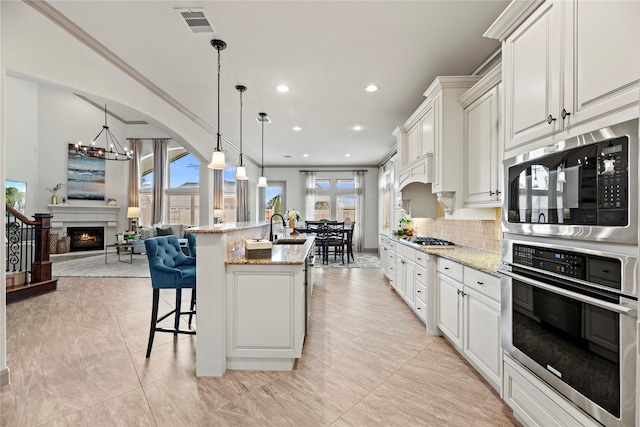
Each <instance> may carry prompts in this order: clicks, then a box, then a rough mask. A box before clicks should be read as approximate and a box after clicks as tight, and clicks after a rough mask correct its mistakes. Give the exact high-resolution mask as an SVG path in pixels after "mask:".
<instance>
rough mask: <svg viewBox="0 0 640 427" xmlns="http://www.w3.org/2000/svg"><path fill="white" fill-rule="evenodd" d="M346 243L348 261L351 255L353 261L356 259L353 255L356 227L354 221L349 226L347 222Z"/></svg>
mask: <svg viewBox="0 0 640 427" xmlns="http://www.w3.org/2000/svg"><path fill="white" fill-rule="evenodd" d="M345 228H346V231H345V235H346V238H345V245H346V247H347V262H349V257H351V260H352V261H355V260H356V259H355V257H354V256H353V233H354V231H355V228H356V222H355V221H352V222H351V224H350V225H349V226H347V225H346V224H345Z"/></svg>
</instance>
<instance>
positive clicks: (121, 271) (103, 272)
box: [51, 253, 150, 277]
mask: <svg viewBox="0 0 640 427" xmlns="http://www.w3.org/2000/svg"><path fill="white" fill-rule="evenodd" d="M125 258H126V260H127V261H129V255H122V258H121V259H122V260H123V261H124V260H125ZM108 262H109V263H108V264H105V262H104V255H96V256H90V257H85V258H77V259H72V260H68V261H54V262H53V264H52V267H51V275H52V276H53V277H150V275H149V261H148V260H147V256H146V255H144V254H141V255H133V263H132V264H129V263H128V262H119V261H118V255H116V254H112V253H110V254H109V258H108Z"/></svg>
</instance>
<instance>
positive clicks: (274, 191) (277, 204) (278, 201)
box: [264, 181, 287, 221]
mask: <svg viewBox="0 0 640 427" xmlns="http://www.w3.org/2000/svg"><path fill="white" fill-rule="evenodd" d="M286 189H287V185H286V181H269V186H268V187H267V188H265V206H264V210H265V215H264V217H265V220H266V221H270V220H271V217H272V216H273V215H274V214H277V213H278V214H280V215H284V213H285V212H286V211H287V208H285V206H286V204H285V202H286V199H285V194H286Z"/></svg>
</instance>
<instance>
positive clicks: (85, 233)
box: [67, 227, 104, 252]
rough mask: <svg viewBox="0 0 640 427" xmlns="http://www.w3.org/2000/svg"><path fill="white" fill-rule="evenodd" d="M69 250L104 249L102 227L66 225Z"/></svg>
mask: <svg viewBox="0 0 640 427" xmlns="http://www.w3.org/2000/svg"><path fill="white" fill-rule="evenodd" d="M67 235H68V236H69V237H71V247H70V249H69V250H70V251H71V252H79V251H95V250H102V249H104V227H67Z"/></svg>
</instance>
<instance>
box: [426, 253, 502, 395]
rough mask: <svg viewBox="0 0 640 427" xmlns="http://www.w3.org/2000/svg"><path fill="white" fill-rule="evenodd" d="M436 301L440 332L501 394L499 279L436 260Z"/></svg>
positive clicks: (454, 263) (446, 261)
mask: <svg viewBox="0 0 640 427" xmlns="http://www.w3.org/2000/svg"><path fill="white" fill-rule="evenodd" d="M436 300H437V316H436V317H437V325H438V329H439V330H440V332H442V334H443V335H444V336H445V337H447V339H449V341H451V343H452V344H453V345H454V346H455V347H456V348H457V349H458V351H460V353H461V354H462V355H463V356H464V357H465V358H466V359H467V360H468V361H469V363H471V364H472V365H473V366H474V368H476V369H477V370H478V372H479V373H480V374H481V375H482V376H483V377H484V378H485V379H486V380H487V381H488V382H489V383H490V384H491V385H492V386H493V387H494V388H495V389H496V390H498V391H500V387H501V384H502V381H501V367H502V349H501V346H500V279H499V278H497V277H494V276H491V275H489V274H486V273H483V272H481V271H478V270H475V269H473V268H470V267H466V266H462V265H461V264H458V263H456V262H453V261H451V260H448V259H445V258H438V261H437V274H436Z"/></svg>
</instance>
